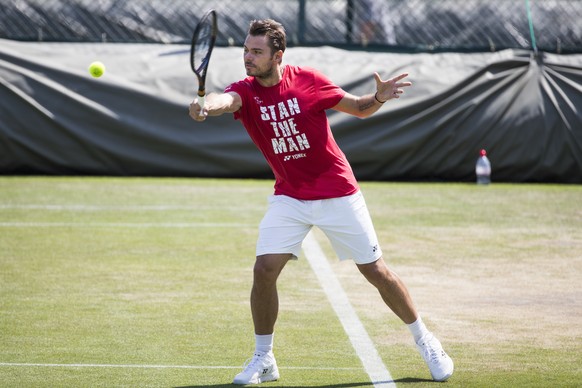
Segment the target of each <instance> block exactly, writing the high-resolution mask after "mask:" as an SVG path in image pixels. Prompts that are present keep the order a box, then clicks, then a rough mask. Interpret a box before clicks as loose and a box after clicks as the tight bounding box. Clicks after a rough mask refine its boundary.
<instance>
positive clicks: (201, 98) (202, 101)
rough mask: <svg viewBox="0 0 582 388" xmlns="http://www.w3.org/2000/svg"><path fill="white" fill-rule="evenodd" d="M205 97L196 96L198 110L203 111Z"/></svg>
mask: <svg viewBox="0 0 582 388" xmlns="http://www.w3.org/2000/svg"><path fill="white" fill-rule="evenodd" d="M205 97H206V96H198V105H200V110H201V111H202V109H204V102H205V100H206V99H205Z"/></svg>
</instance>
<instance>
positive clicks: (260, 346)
mask: <svg viewBox="0 0 582 388" xmlns="http://www.w3.org/2000/svg"><path fill="white" fill-rule="evenodd" d="M274 336H275V333H273V334H267V335H258V334H255V346H256V347H255V350H256V351H257V352H261V353H267V352H270V351H271V350H273V337H274Z"/></svg>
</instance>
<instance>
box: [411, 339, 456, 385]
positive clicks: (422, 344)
mask: <svg viewBox="0 0 582 388" xmlns="http://www.w3.org/2000/svg"><path fill="white" fill-rule="evenodd" d="M416 348H417V349H418V352H419V353H420V355H421V356H422V358H423V359H424V361H425V362H426V365H428V369H429V370H430V374H431V376H432V378H433V380H434V381H445V380H447V379H448V378H449V377H451V376H452V375H453V370H454V365H453V360H451V358H450V357H449V356H448V354H447V353H446V352H445V351H444V349H443V347H442V345H441V343H440V341H439V340H438V339H437V338H436V337H435V336H434V335H433V334H432V333H428V334H426V335H425V336H424V337H422V338H421V339H420V340H418V342H417V343H416Z"/></svg>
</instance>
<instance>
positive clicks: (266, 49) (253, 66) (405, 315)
mask: <svg viewBox="0 0 582 388" xmlns="http://www.w3.org/2000/svg"><path fill="white" fill-rule="evenodd" d="M285 48H286V35H285V30H284V28H283V26H282V25H281V24H279V23H278V22H276V21H274V20H271V19H266V20H254V21H252V22H251V25H250V28H249V32H248V35H247V38H246V40H245V45H244V64H245V69H246V73H247V75H248V77H247V78H245V79H243V80H241V81H238V82H235V83H233V84H231V85H229V86H228V87H227V88H226V89H225V91H224V93H221V94H218V93H210V94H209V95H208V96H206V103H205V105H204V109H201V108H200V106H199V105H198V103H197V100H194V101H193V102H192V104H191V105H190V116H191V117H192V118H193V119H194V120H197V121H204V120H206V118H207V117H209V116H218V115H221V114H224V113H233V114H234V118H235V119H237V120H240V121H241V122H242V124H243V125H244V127H245V128H246V130H247V132H248V133H249V135H250V137H251V139H252V140H253V142H254V143H255V144H256V146H257V147H258V148H259V149H260V151H261V152H262V153H263V155H264V157H265V159H266V160H267V162H268V163H269V166H270V167H271V169H272V170H273V173H274V174H275V192H274V195H272V196H271V197H270V198H269V208H268V210H267V212H266V214H265V216H264V218H263V220H262V221H261V224H260V226H259V237H258V241H257V249H256V256H257V257H256V261H255V266H254V281H253V287H252V291H251V311H252V317H253V324H254V328H255V342H256V349H255V353H254V355H253V358H252V360H251V362H250V363H249V364H248V365H247V366H246V367H245V368H244V370H243V371H242V372H241V373H239V374H238V375H237V376H236V377H235V378H234V381H233V383H234V384H258V383H261V382H265V381H273V380H277V379H278V378H279V370H278V368H277V363H276V361H275V356H274V354H273V335H274V327H275V321H276V319H277V314H278V308H279V303H278V294H277V288H276V282H277V278H278V276H279V274H280V273H281V271H282V270H283V268H284V266H285V265H286V263H287V262H288V261H289V260H291V259H296V258H297V256H298V255H299V254H300V250H301V243H302V241H303V239H304V238H305V236H306V235H307V233H308V232H309V230H310V229H311V227H312V226H313V225H315V226H318V227H319V228H320V229H321V230H323V231H324V233H325V234H326V236H327V237H328V238H329V239H330V241H331V244H332V246H333V248H334V250H335V252H336V253H337V255H338V257H339V258H340V259H342V260H343V259H352V260H354V262H355V263H356V265H357V267H358V269H359V270H360V272H361V273H362V274H363V275H364V277H365V278H366V279H367V280H368V281H369V282H370V283H371V284H372V285H374V286H375V287H376V288H377V289H378V291H379V293H380V295H381V297H382V299H383V300H384V302H385V303H386V305H387V306H388V307H389V308H390V309H391V310H392V311H393V312H394V313H395V314H396V315H397V316H398V317H399V318H400V319H401V320H402V321H403V322H404V323H405V324H407V326H408V328H409V329H410V331H411V333H412V335H413V337H414V340H415V342H416V345H417V348H418V350H419V352H420V354H421V355H422V357H423V358H424V360H425V362H426V363H427V365H428V366H429V369H430V372H431V375H432V377H433V379H434V380H436V381H444V380H447V379H448V378H449V377H450V376H451V375H452V373H453V369H454V367H453V362H452V360H451V359H450V358H449V356H448V355H447V354H446V353H445V351H444V350H443V348H442V346H441V344H440V342H439V341H438V339H437V338H436V337H434V335H433V334H432V333H431V332H430V331H429V330H428V329H427V328H426V326H425V325H424V323H423V322H422V319H421V318H420V316H419V315H418V313H417V311H416V308H415V306H414V304H413V302H412V299H411V297H410V294H409V293H408V290H407V288H406V286H405V285H404V283H403V282H402V281H401V280H400V278H399V277H398V276H397V275H396V274H395V273H394V272H392V271H391V270H390V269H389V268H388V267H387V265H386V263H385V261H384V259H383V258H382V251H381V249H380V246H379V244H378V240H377V237H376V232H375V230H374V227H373V225H372V221H371V218H370V214H369V212H368V209H367V207H366V203H365V201H364V197H363V196H362V194H361V192H360V189H359V186H358V183H357V182H356V179H355V177H354V174H353V172H352V169H351V167H350V164H349V162H348V161H347V159H346V157H345V155H344V153H343V152H342V151H341V150H340V149H339V147H338V145H337V143H336V141H335V140H334V137H333V134H332V132H331V129H330V126H329V122H328V120H327V115H326V110H327V109H335V110H338V111H341V112H344V113H347V114H351V115H354V116H357V117H360V118H365V117H368V116H370V115H372V114H373V113H374V112H376V111H377V110H378V109H379V108H380V107H381V106H382V104H384V103H385V102H386V101H388V100H390V99H393V98H399V96H400V94H402V93H403V92H404V90H403V88H405V87H408V86H410V85H411V83H410V82H408V81H403V79H404V78H406V77H407V76H408V74H400V75H398V76H396V77H394V78H391V79H389V80H386V81H384V80H382V79H381V78H380V76H379V75H378V73H375V74H374V78H375V80H376V92H375V93H374V94H368V95H364V96H354V95H352V94H349V93H347V92H345V91H344V90H342V89H341V88H340V87H339V86H337V85H335V84H333V83H332V82H331V81H330V80H329V79H328V78H327V77H325V76H324V75H323V74H321V73H320V72H318V71H317V70H315V69H312V68H307V67H299V66H291V65H282V60H283V53H284V52H285Z"/></svg>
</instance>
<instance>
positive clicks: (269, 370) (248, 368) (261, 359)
mask: <svg viewBox="0 0 582 388" xmlns="http://www.w3.org/2000/svg"><path fill="white" fill-rule="evenodd" d="M275 380H279V369H278V368H277V361H275V356H274V355H273V352H267V353H261V352H255V354H254V355H253V358H251V359H249V360H247V362H245V365H243V371H242V372H240V373H239V374H238V375H236V376H235V377H234V380H233V382H232V383H233V384H237V385H246V384H260V383H264V382H267V381H275Z"/></svg>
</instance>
